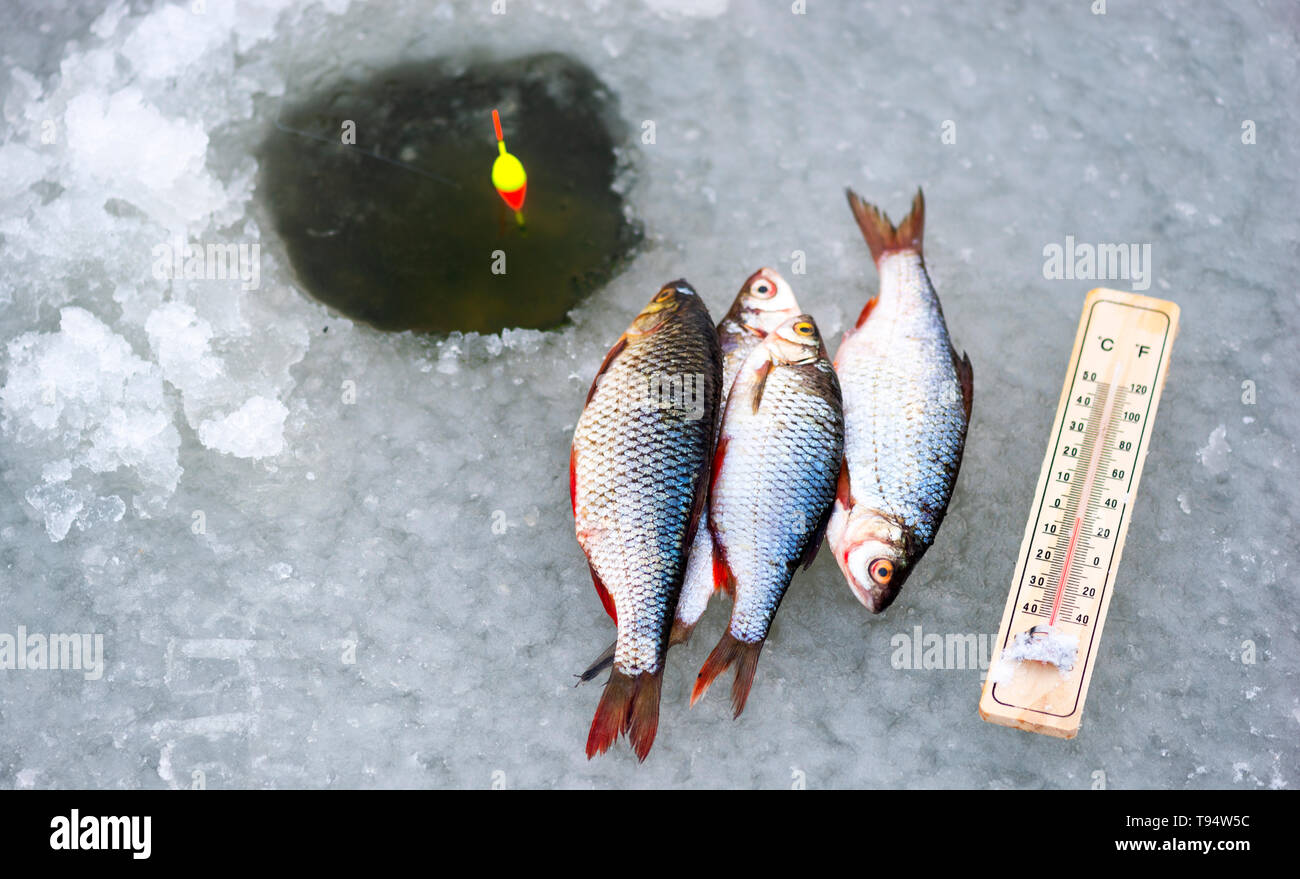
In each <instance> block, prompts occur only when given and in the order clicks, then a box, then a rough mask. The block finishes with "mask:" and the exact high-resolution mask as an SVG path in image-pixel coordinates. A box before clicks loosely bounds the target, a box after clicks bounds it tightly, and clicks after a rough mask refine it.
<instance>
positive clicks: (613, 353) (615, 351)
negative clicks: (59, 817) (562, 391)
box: [582, 333, 627, 406]
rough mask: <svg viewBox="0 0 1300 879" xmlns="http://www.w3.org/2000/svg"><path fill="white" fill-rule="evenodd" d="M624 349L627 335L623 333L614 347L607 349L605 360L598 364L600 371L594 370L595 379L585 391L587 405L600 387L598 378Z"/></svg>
mask: <svg viewBox="0 0 1300 879" xmlns="http://www.w3.org/2000/svg"><path fill="white" fill-rule="evenodd" d="M626 347H627V333H624V334H623V335H621V336H619V337H618V341H617V342H615V343H614V347H613V348H610V349H609V353H608V354H606V355H605V359H604V360H602V361H601V363H600V369H598V370H596V377H595V378H594V379H592V380H591V390H589V391H587V403H590V402H591V398H592V397H594V396H596V388H598V387H600V377H601V376H603V375H604V374H605V373H606V372H608V371H609V368H610V366H611V365H613V363H614V359H615V358H616V357H618V355H619V354H620V353H621V352H622V350H623V349H624V348H626ZM587 403H583V404H582V405H583V406H586V405H587Z"/></svg>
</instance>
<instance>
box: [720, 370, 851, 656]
mask: <svg viewBox="0 0 1300 879" xmlns="http://www.w3.org/2000/svg"><path fill="white" fill-rule="evenodd" d="M808 369H810V370H817V371H820V372H822V373H823V374H822V375H820V376H816V375H813V376H810V375H809V374H808V373H807V371H805V370H800V369H774V370H773V371H772V373H771V375H769V376H768V379H767V381H766V383H765V386H764V389H763V400H764V402H765V403H766V404H767V405H766V406H765V407H764V411H763V415H764V416H765V417H766V418H768V419H771V422H770V423H769V424H764V423H763V421H762V420H760V419H750V420H749V422H748V423H746V424H745V425H744V426H743V427H739V429H738V430H737V432H736V433H734V434H733V435H732V436H731V437H730V438H729V443H728V452H729V454H728V461H727V465H728V469H727V472H726V473H725V475H724V476H723V477H722V478H720V479H719V483H718V486H717V489H718V490H717V494H716V495H715V497H714V499H713V501H712V503H713V510H714V512H713V527H714V530H715V532H716V533H717V534H718V537H719V540H720V541H721V542H722V543H723V544H724V545H725V546H726V547H727V549H728V552H727V564H728V566H729V567H730V569H731V572H732V574H733V575H734V576H735V578H736V580H737V582H743V583H746V584H750V586H749V587H747V588H744V589H740V590H738V591H737V594H736V601H735V605H734V606H733V608H732V612H731V622H730V625H729V629H730V631H731V634H732V635H734V636H735V637H736V638H738V639H740V640H742V641H746V642H749V643H754V642H757V641H761V640H763V639H764V638H766V637H767V632H768V628H769V627H770V625H771V623H772V618H773V616H774V615H775V614H776V609H777V606H778V605H779V604H780V602H781V598H782V596H783V595H784V594H785V589H786V587H787V585H788V584H789V581H790V576H791V574H792V573H793V571H794V568H795V567H796V566H797V564H798V562H799V560H800V559H801V558H803V555H804V552H805V550H806V548H807V544H808V541H809V540H810V534H811V533H812V532H813V531H815V530H816V528H817V525H818V520H819V519H820V517H821V515H822V513H823V512H824V511H825V510H826V508H827V506H828V505H829V504H830V502H831V500H832V499H833V498H834V497H835V477H836V475H837V474H838V472H839V460H840V454H841V452H842V448H843V445H842V440H841V439H840V436H841V430H842V424H841V415H840V413H839V411H838V410H837V408H836V407H835V406H833V405H832V404H830V403H828V402H826V401H825V399H823V398H822V397H821V396H820V394H823V393H825V388H826V387H827V386H828V385H829V382H830V381H833V379H834V374H833V373H832V372H831V369H830V365H829V364H818V365H815V366H812V367H809V368H808ZM818 377H820V378H821V382H820V384H821V386H822V387H821V388H818V387H817V384H818V383H817V382H816V380H815V379H816V378H818ZM771 424H776V425H779V433H776V434H775V435H774V434H773V431H772V427H771ZM751 446H752V451H750V452H745V451H744V450H745V449H749V448H750V447H751ZM733 449H734V451H733ZM732 455H734V458H733V457H731V456H732ZM724 480H725V481H724ZM733 484H735V485H737V486H743V487H744V490H743V491H729V490H728V489H729V487H730V486H732V485H733ZM738 550H744V551H738Z"/></svg>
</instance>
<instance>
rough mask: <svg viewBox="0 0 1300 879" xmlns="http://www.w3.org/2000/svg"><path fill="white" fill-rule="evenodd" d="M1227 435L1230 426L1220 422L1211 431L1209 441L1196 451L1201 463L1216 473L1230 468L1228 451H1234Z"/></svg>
mask: <svg viewBox="0 0 1300 879" xmlns="http://www.w3.org/2000/svg"><path fill="white" fill-rule="evenodd" d="M1227 437H1228V428H1227V427H1226V426H1224V425H1222V424H1220V425H1219V426H1218V427H1216V428H1215V429H1214V430H1213V431H1211V432H1210V440H1209V442H1207V443H1206V444H1205V445H1204V446H1202V447H1201V448H1200V449H1198V450H1197V452H1196V455H1197V457H1199V458H1200V459H1201V463H1202V464H1203V465H1205V467H1206V468H1207V469H1208V470H1209V471H1210V472H1211V473H1214V474H1216V475H1217V474H1219V473H1222V472H1224V471H1225V470H1227V469H1228V453H1229V452H1231V451H1232V447H1231V446H1229V445H1228V439H1227Z"/></svg>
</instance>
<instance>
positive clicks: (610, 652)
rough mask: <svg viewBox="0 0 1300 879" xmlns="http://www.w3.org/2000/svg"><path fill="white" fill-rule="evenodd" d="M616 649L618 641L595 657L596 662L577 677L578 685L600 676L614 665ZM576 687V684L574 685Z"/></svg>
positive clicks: (615, 640)
mask: <svg viewBox="0 0 1300 879" xmlns="http://www.w3.org/2000/svg"><path fill="white" fill-rule="evenodd" d="M616 647H618V639H617V638H615V639H614V641H613V642H612V643H611V644H610V645H609V646H608V647H606V648H605V652H604V653H602V654H600V656H597V657H596V661H595V662H593V663H592V664H591V665H589V666H587V670H586V671H584V672H583V673H582V674H580V675H578V684H585V683H587V681H589V680H591V679H592V678H594V677H595V676H596V675H598V674H600V673H601V672H602V671H604V670H605V669H607V668H609V667H610V666H611V665H613V664H614V648H616ZM574 686H575V687H576V686H577V684H574Z"/></svg>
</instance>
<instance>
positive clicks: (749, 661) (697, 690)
mask: <svg viewBox="0 0 1300 879" xmlns="http://www.w3.org/2000/svg"><path fill="white" fill-rule="evenodd" d="M762 650H763V642H762V641H757V642H753V643H750V642H748V641H741V640H740V639H739V638H736V637H735V636H734V635H732V634H731V632H729V631H728V632H724V633H723V635H722V638H721V639H719V641H718V646H717V647H714V648H713V652H712V653H710V654H709V658H708V659H706V660H704V665H703V666H702V667H701V668H700V673H699V674H698V675H696V677H695V687H694V689H692V690H691V704H692V705H694V704H695V703H696V702H698V701H699V700H700V697H701V696H703V695H704V694H705V692H706V691H707V690H708V689H709V685H710V684H712V683H713V680H714V678H716V677H717V676H718V675H720V674H722V673H723V672H724V671H726V670H727V669H728V668H729V667H730V666H731V665H733V664H734V665H735V666H736V678H735V680H734V681H732V683H731V710H732V716H733V717H739V716H740V712H742V711H744V710H745V701H746V700H747V699H749V688H750V687H752V686H753V685H754V672H755V671H757V670H758V655H759V653H761V652H762Z"/></svg>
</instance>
